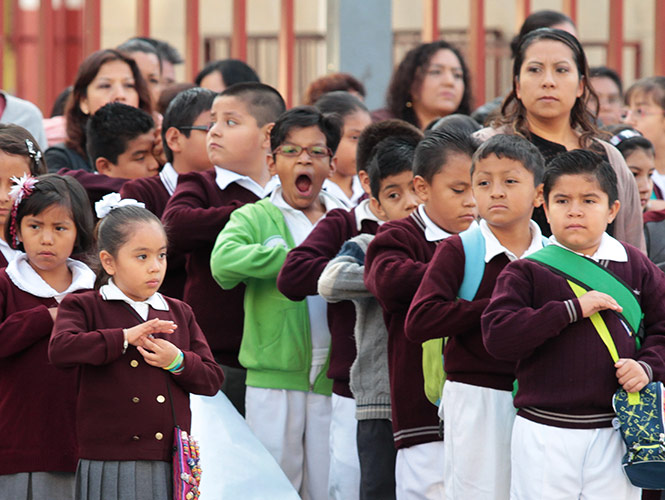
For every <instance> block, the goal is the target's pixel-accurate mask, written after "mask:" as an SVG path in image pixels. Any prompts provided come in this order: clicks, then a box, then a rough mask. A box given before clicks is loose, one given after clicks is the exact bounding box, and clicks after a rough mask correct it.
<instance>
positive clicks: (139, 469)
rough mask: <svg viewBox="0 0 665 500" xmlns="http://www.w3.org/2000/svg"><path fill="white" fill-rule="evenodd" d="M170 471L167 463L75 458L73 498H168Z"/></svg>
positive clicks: (101, 499) (81, 499)
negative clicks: (76, 459) (76, 465)
mask: <svg viewBox="0 0 665 500" xmlns="http://www.w3.org/2000/svg"><path fill="white" fill-rule="evenodd" d="M172 481H173V472H172V466H171V464H170V463H168V462H160V461H149V460H137V461H122V462H114V461H98V460H85V459H81V460H79V464H78V468H77V469H76V497H75V498H76V500H170V499H171V498H172V495H173V493H172V492H173V486H172Z"/></svg>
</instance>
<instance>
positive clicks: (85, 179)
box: [58, 168, 127, 214]
mask: <svg viewBox="0 0 665 500" xmlns="http://www.w3.org/2000/svg"><path fill="white" fill-rule="evenodd" d="M58 175H69V176H70V177H73V178H74V179H76V180H77V181H79V182H80V183H81V186H83V187H84V188H85V190H86V192H87V193H88V198H90V205H91V206H92V213H93V214H94V213H95V203H96V202H98V201H99V200H101V199H102V198H103V197H104V196H105V195H107V194H109V193H117V192H120V189H121V188H122V186H123V184H124V183H125V182H127V179H120V178H118V177H109V176H108V175H104V174H98V173H93V172H87V171H85V170H70V169H68V168H61V169H60V170H58Z"/></svg>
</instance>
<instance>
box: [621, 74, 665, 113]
mask: <svg viewBox="0 0 665 500" xmlns="http://www.w3.org/2000/svg"><path fill="white" fill-rule="evenodd" d="M636 92H641V93H643V94H646V95H647V96H649V97H651V99H653V101H654V102H655V103H656V104H657V105H658V106H660V107H661V108H662V109H665V76H647V77H646V78H640V79H639V80H637V81H636V82H635V83H633V84H632V85H631V86H630V87H629V88H628V90H627V91H626V94H625V95H624V101H625V102H629V101H630V98H631V97H632V95H633V94H634V93H636Z"/></svg>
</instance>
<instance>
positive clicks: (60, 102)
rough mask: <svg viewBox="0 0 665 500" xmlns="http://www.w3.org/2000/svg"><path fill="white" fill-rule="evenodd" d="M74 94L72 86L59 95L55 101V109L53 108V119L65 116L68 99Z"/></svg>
mask: <svg viewBox="0 0 665 500" xmlns="http://www.w3.org/2000/svg"><path fill="white" fill-rule="evenodd" d="M71 93H72V86H71V85H70V86H69V87H65V89H64V90H63V91H62V92H60V93H59V94H58V97H56V98H55V101H53V107H52V108H51V118H53V117H55V116H62V115H64V114H65V105H66V104H67V99H69V96H70V95H71Z"/></svg>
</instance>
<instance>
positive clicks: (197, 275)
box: [162, 170, 259, 368]
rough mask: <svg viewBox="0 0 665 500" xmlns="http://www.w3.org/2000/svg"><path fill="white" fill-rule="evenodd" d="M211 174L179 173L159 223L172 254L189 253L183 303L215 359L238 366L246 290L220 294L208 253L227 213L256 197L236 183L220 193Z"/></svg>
mask: <svg viewBox="0 0 665 500" xmlns="http://www.w3.org/2000/svg"><path fill="white" fill-rule="evenodd" d="M215 176H216V172H215V170H207V171H205V172H202V173H197V172H192V173H189V174H182V175H180V176H179V177H178V187H177V188H176V190H175V193H174V194H173V196H172V197H171V199H170V200H169V201H168V203H167V204H166V208H165V209H164V214H163V215H162V220H163V222H164V223H165V224H166V226H167V227H169V236H170V244H171V248H172V250H173V251H174V252H176V253H181V254H186V255H187V264H186V269H187V281H186V282H185V289H184V295H183V296H184V300H185V302H187V303H188V304H189V305H191V306H192V309H193V310H194V314H195V315H196V319H197V321H198V322H199V325H201V329H202V330H203V332H204V333H205V336H206V339H208V344H209V345H210V349H211V350H212V353H213V354H214V355H215V359H216V360H217V361H219V362H220V363H222V364H224V365H228V366H233V367H237V368H240V363H239V362H238V351H239V350H240V342H241V340H242V328H243V323H244V314H243V297H244V294H245V286H244V285H243V284H239V285H238V286H236V287H235V288H233V289H231V290H223V289H222V288H221V287H220V286H219V285H218V284H217V283H216V282H215V280H214V279H213V277H212V274H211V272H210V253H211V252H212V248H213V245H214V244H215V240H216V238H217V235H218V234H219V233H220V231H221V230H222V229H224V226H225V225H226V223H227V222H228V221H229V217H230V216H231V213H232V212H233V211H234V210H235V209H236V208H239V207H241V206H243V205H244V204H246V203H254V202H255V201H258V199H259V198H258V196H256V195H255V194H254V193H252V192H251V191H249V190H248V189H245V188H244V187H242V186H240V185H239V184H238V183H232V184H229V185H228V187H227V188H226V189H224V190H223V191H222V190H221V189H220V188H219V187H218V186H217V183H216V181H215Z"/></svg>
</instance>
